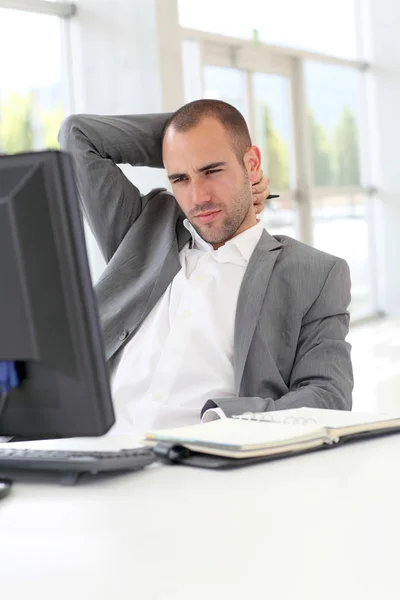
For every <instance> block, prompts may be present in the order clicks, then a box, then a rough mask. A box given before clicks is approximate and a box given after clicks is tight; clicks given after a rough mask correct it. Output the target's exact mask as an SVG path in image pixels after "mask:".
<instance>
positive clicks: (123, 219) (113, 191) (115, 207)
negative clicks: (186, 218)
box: [59, 114, 170, 262]
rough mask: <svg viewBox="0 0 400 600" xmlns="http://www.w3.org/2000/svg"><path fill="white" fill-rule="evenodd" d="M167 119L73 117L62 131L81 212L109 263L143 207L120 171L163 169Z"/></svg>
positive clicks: (162, 115)
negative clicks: (125, 167) (127, 168)
mask: <svg viewBox="0 0 400 600" xmlns="http://www.w3.org/2000/svg"><path fill="white" fill-rule="evenodd" d="M169 116H170V115H169V114H156V115H136V116H98V115H72V116H70V117H68V118H67V119H65V121H64V122H63V123H62V125H61V129H60V133H59V141H60V146H61V149H62V150H65V151H66V152H69V153H71V154H72V156H73V159H74V167H75V173H76V179H77V185H78V190H79V193H80V196H81V200H82V206H83V211H84V214H85V217H86V218H87V221H88V223H89V225H90V227H91V229H92V231H93V234H94V236H95V238H96V240H97V242H98V244H99V246H100V248H101V251H102V253H103V256H104V258H105V259H106V261H107V262H108V261H109V260H110V259H111V257H112V256H113V254H114V252H115V251H116V250H117V248H118V246H119V244H120V243H121V241H122V239H123V238H124V236H125V234H126V233H127V231H128V230H129V228H130V226H131V225H132V223H134V222H135V220H136V219H137V218H138V216H139V215H140V213H141V210H142V207H143V196H142V195H141V193H140V191H139V190H138V189H137V188H136V187H135V186H134V185H133V184H132V183H131V182H130V181H129V179H128V178H127V177H126V176H125V175H124V174H123V173H122V171H121V169H119V167H118V166H117V165H118V164H130V165H133V166H147V167H162V166H163V163H162V155H161V138H162V133H163V130H164V127H165V124H166V122H167V119H168V117H169Z"/></svg>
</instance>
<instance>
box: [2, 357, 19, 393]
mask: <svg viewBox="0 0 400 600" xmlns="http://www.w3.org/2000/svg"><path fill="white" fill-rule="evenodd" d="M18 385H19V377H18V373H17V367H16V364H15V362H14V361H13V360H0V394H8V392H9V391H10V390H12V388H15V387H17V386H18Z"/></svg>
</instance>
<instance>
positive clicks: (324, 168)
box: [309, 110, 335, 187]
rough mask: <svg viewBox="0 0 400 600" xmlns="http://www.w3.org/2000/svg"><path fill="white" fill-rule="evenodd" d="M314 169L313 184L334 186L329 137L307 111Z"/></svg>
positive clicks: (310, 112) (311, 113)
mask: <svg viewBox="0 0 400 600" xmlns="http://www.w3.org/2000/svg"><path fill="white" fill-rule="evenodd" d="M309 119H310V125H311V143H312V154H313V167H314V184H315V185H317V186H320V187H325V186H329V185H333V184H334V178H335V176H334V165H333V151H332V145H331V143H330V140H329V136H328V135H327V133H326V131H325V130H324V128H323V127H322V125H320V124H319V123H317V121H316V119H315V117H314V114H313V112H312V111H311V110H310V111H309Z"/></svg>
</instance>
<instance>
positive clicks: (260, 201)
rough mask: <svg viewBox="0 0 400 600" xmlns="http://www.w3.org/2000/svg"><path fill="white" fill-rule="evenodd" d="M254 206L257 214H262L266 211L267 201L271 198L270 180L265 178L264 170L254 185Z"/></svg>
mask: <svg viewBox="0 0 400 600" xmlns="http://www.w3.org/2000/svg"><path fill="white" fill-rule="evenodd" d="M252 192H253V204H254V210H255V211H256V214H257V215H258V214H260V212H261V211H262V210H264V205H265V201H266V199H267V198H268V196H269V179H268V177H265V175H264V173H263V172H262V169H260V177H259V178H258V179H257V183H253V186H252Z"/></svg>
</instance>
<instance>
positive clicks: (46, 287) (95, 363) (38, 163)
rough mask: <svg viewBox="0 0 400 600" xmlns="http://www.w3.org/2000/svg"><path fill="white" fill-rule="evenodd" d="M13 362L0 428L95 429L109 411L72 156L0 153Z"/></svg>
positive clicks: (63, 432) (22, 432)
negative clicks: (16, 381) (13, 383)
mask: <svg viewBox="0 0 400 600" xmlns="http://www.w3.org/2000/svg"><path fill="white" fill-rule="evenodd" d="M1 360H10V361H17V363H16V366H17V369H18V372H19V375H20V377H21V382H20V385H19V387H17V388H14V389H12V390H11V392H10V393H9V396H8V397H7V402H6V405H5V407H4V409H3V411H2V413H1V415H0V435H3V436H17V437H18V438H21V437H22V438H55V437H72V436H97V435H101V434H104V433H105V432H106V431H108V430H109V428H110V427H111V426H112V424H113V423H114V411H113V405H112V399H111V393H110V384H109V376H108V370H107V365H106V361H105V355H104V348H103V339H102V334H101V330H100V325H99V320H98V313H97V303H96V298H95V295H94V292H93V288H92V283H91V277H90V271H89V264H88V259H87V254H86V245H85V238H84V230H83V222H82V216H81V212H80V208H79V201H78V195H77V190H76V187H75V181H74V173H73V167H72V160H71V157H70V156H69V155H68V154H64V153H62V152H57V151H48V152H33V153H27V154H17V155H14V156H0V361H1Z"/></svg>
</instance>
